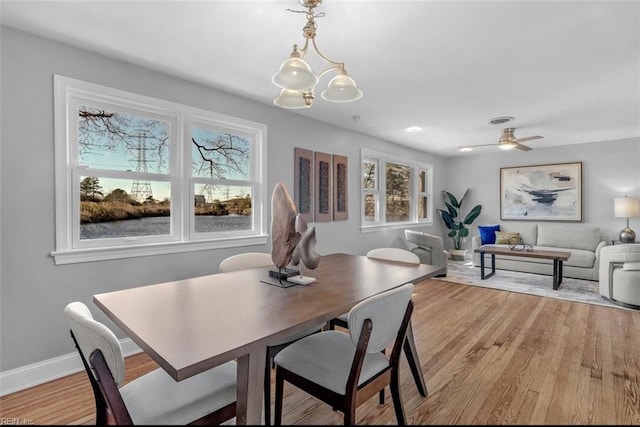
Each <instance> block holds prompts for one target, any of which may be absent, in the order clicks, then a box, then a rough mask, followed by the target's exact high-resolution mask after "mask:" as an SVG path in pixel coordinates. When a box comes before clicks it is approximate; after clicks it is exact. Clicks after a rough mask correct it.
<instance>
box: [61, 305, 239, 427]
mask: <svg viewBox="0 0 640 427" xmlns="http://www.w3.org/2000/svg"><path fill="white" fill-rule="evenodd" d="M64 313H65V316H66V318H67V321H68V323H69V326H70V329H71V338H72V339H73V341H74V343H75V345H76V348H77V349H78V353H79V354H80V358H81V359H82V363H83V364H84V367H85V370H86V372H87V376H88V377H89V381H90V383H91V386H92V388H93V393H94V398H95V403H96V425H105V424H108V425H110V424H113V425H133V424H147V425H184V424H189V423H192V422H198V423H206V424H220V423H222V422H225V421H227V420H230V419H231V418H233V417H235V416H236V362H235V361H232V362H227V363H224V364H222V365H220V366H216V367H215V368H212V369H210V370H208V371H206V372H203V373H201V374H198V375H194V376H192V377H190V378H187V379H185V380H183V381H179V382H177V381H175V380H174V379H173V378H171V377H170V376H169V374H167V373H166V372H165V371H164V370H163V369H161V368H157V369H155V370H153V371H151V372H149V373H147V374H144V375H142V376H140V377H138V378H135V379H134V380H132V381H130V382H128V383H127V384H124V378H125V360H124V356H123V354H122V348H121V346H120V342H119V341H118V339H117V338H116V336H115V335H114V333H113V332H112V331H111V330H110V329H109V328H107V327H106V326H105V325H104V324H102V323H100V322H98V321H96V320H94V319H93V316H92V315H91V311H90V310H89V308H88V307H87V306H86V305H85V304H83V303H82V302H77V301H76V302H72V303H69V304H68V305H67V306H66V308H65V309H64Z"/></svg>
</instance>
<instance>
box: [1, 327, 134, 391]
mask: <svg viewBox="0 0 640 427" xmlns="http://www.w3.org/2000/svg"><path fill="white" fill-rule="evenodd" d="M120 345H121V346H122V353H123V354H124V356H125V357H127V356H131V355H133V354H137V353H140V352H142V349H140V347H138V346H137V345H136V344H135V343H134V342H133V341H131V338H125V339H122V340H120ZM83 370H84V366H83V365H82V359H80V355H79V354H78V352H77V351H74V352H73V353H69V354H65V355H64V356H59V357H54V358H53V359H48V360H43V361H42V362H37V363H32V364H30V365H26V366H22V367H20V368H16V369H12V370H10V371H6V372H0V396H5V395H7V394H11V393H15V392H16V391H21V390H24V389H27V388H29V387H33V386H36V385H40V384H44V383H46V382H49V381H52V380H56V379H58V378H62V377H65V376H67V375H71V374H75V373H76V372H80V371H83Z"/></svg>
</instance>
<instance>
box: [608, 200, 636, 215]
mask: <svg viewBox="0 0 640 427" xmlns="http://www.w3.org/2000/svg"><path fill="white" fill-rule="evenodd" d="M613 214H614V216H615V217H616V218H635V217H640V199H636V198H633V197H616V198H615V199H614V200H613Z"/></svg>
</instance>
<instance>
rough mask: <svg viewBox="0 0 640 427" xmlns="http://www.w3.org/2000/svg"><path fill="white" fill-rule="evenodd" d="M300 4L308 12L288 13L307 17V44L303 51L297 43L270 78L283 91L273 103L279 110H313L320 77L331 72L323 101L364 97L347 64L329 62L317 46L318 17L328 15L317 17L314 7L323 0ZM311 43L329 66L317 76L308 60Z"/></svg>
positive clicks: (303, 31)
mask: <svg viewBox="0 0 640 427" xmlns="http://www.w3.org/2000/svg"><path fill="white" fill-rule="evenodd" d="M298 2H299V3H300V4H301V5H302V6H304V7H306V8H307V10H306V12H304V11H295V10H291V9H288V10H289V11H290V12H304V13H305V14H306V17H307V23H306V25H305V26H304V28H303V30H302V33H303V35H304V38H305V42H304V46H303V47H302V49H300V48H299V47H298V45H297V44H294V45H293V52H291V55H290V57H289V58H288V59H287V60H285V61H284V62H283V63H282V65H281V66H280V68H279V70H278V71H277V72H276V73H275V74H274V75H273V77H272V78H271V81H272V82H273V84H275V85H276V86H278V87H279V88H281V89H282V90H281V91H280V94H279V95H278V96H277V97H276V99H274V100H273V103H274V104H275V105H277V106H278V107H282V108H289V109H299V108H311V105H313V100H314V99H315V94H314V89H315V86H316V85H317V84H318V82H319V81H320V78H321V77H322V76H324V75H325V74H326V73H328V72H330V71H335V72H336V76H335V77H333V78H332V79H331V80H330V81H329V84H328V85H327V88H326V89H325V90H323V91H322V93H321V94H320V96H321V97H322V99H323V100H325V101H328V102H336V103H347V102H353V101H357V100H358V99H360V98H362V95H363V92H362V90H360V89H359V88H358V86H357V85H356V82H355V81H354V80H353V79H352V78H351V77H349V76H348V75H347V70H346V69H345V67H344V63H342V62H336V61H332V60H330V59H329V58H327V57H326V56H324V55H323V54H322V53H321V52H320V50H319V49H318V46H317V45H316V38H315V37H316V29H317V25H316V22H315V18H319V17H323V16H324V15H325V14H324V13H320V14H317V15H316V14H315V13H314V8H315V7H316V6H319V5H320V3H322V0H298ZM310 44H311V46H312V47H313V50H315V51H316V53H317V54H318V56H320V59H322V60H323V61H324V62H326V63H327V64H329V67H328V68H326V69H325V70H323V71H322V72H321V73H319V74H317V75H316V74H315V73H314V72H313V69H312V68H311V66H310V65H309V64H308V63H307V62H306V61H305V57H306V55H307V52H308V48H309V45H310Z"/></svg>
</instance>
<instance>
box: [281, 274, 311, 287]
mask: <svg viewBox="0 0 640 427" xmlns="http://www.w3.org/2000/svg"><path fill="white" fill-rule="evenodd" d="M287 281H288V282H293V283H297V284H298V285H308V284H309V283H313V282H315V281H316V278H315V277H309V276H300V275H297V276H291V277H289V278H288V279H287Z"/></svg>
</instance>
